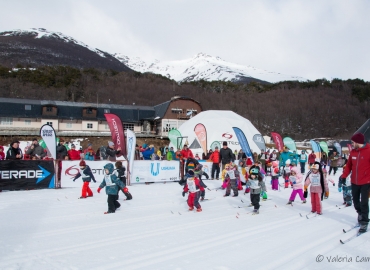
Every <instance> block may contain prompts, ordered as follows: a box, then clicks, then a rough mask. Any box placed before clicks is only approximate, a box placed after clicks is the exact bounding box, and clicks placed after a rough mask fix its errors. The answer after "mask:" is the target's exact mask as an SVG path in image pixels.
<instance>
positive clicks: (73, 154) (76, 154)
mask: <svg viewBox="0 0 370 270" xmlns="http://www.w3.org/2000/svg"><path fill="white" fill-rule="evenodd" d="M68 156H69V159H70V160H80V159H81V153H80V151H77V150H76V146H75V145H74V144H72V145H71V149H70V150H68Z"/></svg>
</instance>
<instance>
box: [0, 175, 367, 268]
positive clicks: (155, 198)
mask: <svg viewBox="0 0 370 270" xmlns="http://www.w3.org/2000/svg"><path fill="white" fill-rule="evenodd" d="M338 175H339V172H338ZM77 181H80V182H81V185H82V181H81V180H77ZM205 183H206V184H207V185H208V186H209V188H211V189H212V188H215V187H218V186H219V185H220V183H221V181H216V180H214V181H211V180H205ZM97 185H98V184H91V186H94V187H93V188H92V190H93V192H94V197H92V198H87V199H84V200H78V199H77V198H78V197H79V196H80V188H63V189H59V190H32V191H14V192H5V191H4V192H2V193H0V215H1V220H0V232H1V238H0V269H247V268H255V269H337V268H346V269H369V264H370V262H364V263H359V262H357V263H356V262H355V258H356V256H360V257H361V256H369V257H370V254H369V253H368V249H367V248H365V247H368V246H369V244H370V234H369V235H368V234H364V235H362V236H361V237H358V238H356V239H354V240H353V241H351V242H349V243H347V244H346V245H342V244H340V243H339V239H343V240H344V239H347V238H348V237H350V236H352V235H353V234H355V233H356V232H357V230H353V231H351V232H349V233H347V234H345V233H343V232H342V230H343V229H348V228H350V227H351V226H352V225H354V223H355V221H356V213H355V210H354V208H353V207H348V208H342V209H339V207H341V203H342V193H339V192H338V191H337V187H336V186H335V187H333V186H332V185H330V184H329V188H330V196H329V199H327V200H324V201H323V202H322V203H323V215H321V216H316V217H314V216H312V217H310V218H309V219H307V218H306V216H305V215H306V214H307V213H309V212H310V209H311V203H310V198H309V197H310V196H308V201H307V203H306V204H301V201H300V199H299V198H298V197H297V198H296V200H295V203H294V204H293V206H290V205H286V203H287V201H288V199H289V196H290V193H291V190H292V189H291V188H287V189H282V190H281V191H272V190H271V186H270V185H269V179H268V180H266V185H267V187H268V190H267V191H268V193H267V194H268V197H269V200H267V201H261V208H260V214H259V215H252V214H251V211H252V210H253V207H247V206H248V205H249V204H250V199H249V194H246V195H243V192H244V191H241V192H240V193H239V194H240V195H239V196H238V197H226V198H224V197H223V194H224V193H225V191H224V190H218V191H216V190H212V191H208V190H207V191H206V198H210V199H211V200H209V201H205V202H200V204H201V205H202V209H203V212H200V213H197V212H195V211H191V212H190V211H188V206H187V203H186V198H187V197H185V198H184V197H182V196H181V192H182V187H181V186H179V185H178V184H177V183H168V182H167V184H166V185H164V184H161V183H157V184H151V185H134V186H132V187H130V192H131V193H132V194H133V200H132V201H122V199H123V198H124V195H123V194H122V193H121V194H120V200H119V201H120V203H121V208H120V209H119V210H117V211H116V213H115V214H109V215H104V214H103V212H104V211H106V208H107V203H106V199H107V196H106V195H105V192H104V191H103V190H102V192H101V193H100V194H98V193H96V192H95V190H96V186H97ZM242 201H243V202H242ZM336 205H338V207H337V206H336ZM235 206H240V207H241V208H234V207H235ZM179 213H180V214H179ZM300 213H301V214H302V216H303V217H301V216H300V215H299V214H300ZM320 254H321V255H323V256H324V257H325V258H324V261H323V262H321V263H318V262H316V257H317V256H318V255H320ZM329 256H347V257H350V256H352V258H353V262H352V263H350V262H341V263H340V262H328V261H327V257H329Z"/></svg>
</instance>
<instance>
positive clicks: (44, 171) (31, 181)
mask: <svg viewBox="0 0 370 270" xmlns="http://www.w3.org/2000/svg"><path fill="white" fill-rule="evenodd" d="M54 172H55V171H54V162H53V161H52V160H4V161H1V162H0V190H20V189H23V190H24V189H43V188H54V187H55V173H54Z"/></svg>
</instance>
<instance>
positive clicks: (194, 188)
mask: <svg viewBox="0 0 370 270" xmlns="http://www.w3.org/2000/svg"><path fill="white" fill-rule="evenodd" d="M188 191H189V192H190V193H195V192H198V191H204V187H202V185H201V184H200V181H199V179H198V178H197V177H189V178H188V179H186V184H185V187H184V192H188Z"/></svg>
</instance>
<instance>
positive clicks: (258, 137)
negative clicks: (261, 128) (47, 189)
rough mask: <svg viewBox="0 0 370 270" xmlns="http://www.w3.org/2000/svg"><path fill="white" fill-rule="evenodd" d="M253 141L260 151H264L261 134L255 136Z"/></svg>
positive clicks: (263, 141) (264, 145)
mask: <svg viewBox="0 0 370 270" xmlns="http://www.w3.org/2000/svg"><path fill="white" fill-rule="evenodd" d="M253 141H254V142H255V143H256V145H257V146H258V148H259V149H260V150H266V144H265V139H264V138H263V137H262V135H261V134H255V135H254V136H253Z"/></svg>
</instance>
